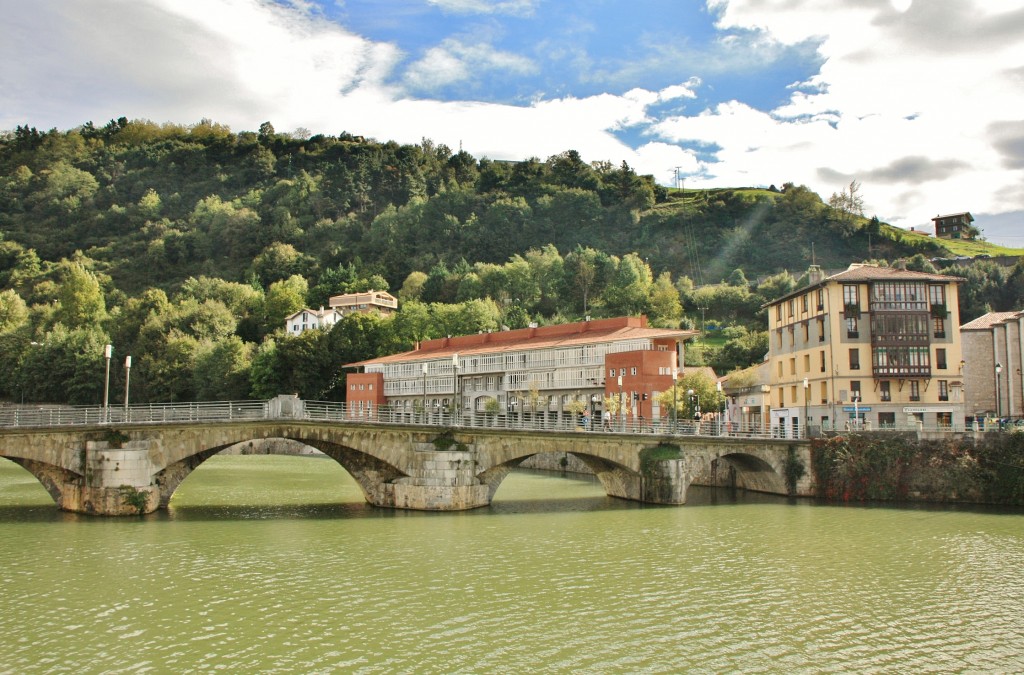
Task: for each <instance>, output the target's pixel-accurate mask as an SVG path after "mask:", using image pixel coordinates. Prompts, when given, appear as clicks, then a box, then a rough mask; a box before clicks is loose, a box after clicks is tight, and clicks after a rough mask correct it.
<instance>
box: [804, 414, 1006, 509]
mask: <svg viewBox="0 0 1024 675" xmlns="http://www.w3.org/2000/svg"><path fill="white" fill-rule="evenodd" d="M811 458H812V464H813V467H812V470H813V472H814V480H815V485H817V489H818V494H819V496H820V497H821V498H822V499H825V500H827V501H834V502H866V501H922V502H947V503H974V504H1005V505H1011V506H1024V433H1003V432H988V433H981V434H960V435H948V436H945V437H942V438H924V439H919V438H918V437H917V436H916V434H901V433H894V432H874V433H871V432H865V433H856V434H846V435H835V436H830V437H827V438H816V439H812V442H811Z"/></svg>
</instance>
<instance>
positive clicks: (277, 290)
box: [263, 275, 309, 333]
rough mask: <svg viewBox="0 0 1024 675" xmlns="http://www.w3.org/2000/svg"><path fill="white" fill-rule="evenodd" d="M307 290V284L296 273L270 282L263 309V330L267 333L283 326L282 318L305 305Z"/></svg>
mask: <svg viewBox="0 0 1024 675" xmlns="http://www.w3.org/2000/svg"><path fill="white" fill-rule="evenodd" d="M308 292H309V284H308V283H307V282H306V280H305V279H304V278H302V277H301V276H298V275H294V276H291V277H288V278H287V279H283V280H281V281H275V282H274V283H272V284H270V288H268V289H267V299H266V304H265V306H264V311H263V321H264V324H263V325H264V330H265V331H266V332H268V333H269V332H271V331H274V330H277V329H278V328H284V320H285V319H286V318H287V317H288V316H290V315H292V314H294V313H295V312H297V311H299V310H300V309H302V308H303V307H305V306H306V294H307V293H308Z"/></svg>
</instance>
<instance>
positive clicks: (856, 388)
mask: <svg viewBox="0 0 1024 675" xmlns="http://www.w3.org/2000/svg"><path fill="white" fill-rule="evenodd" d="M850 400H851V401H857V402H858V403H859V402H861V401H863V400H864V399H863V398H862V397H861V395H860V380H853V381H851V382H850Z"/></svg>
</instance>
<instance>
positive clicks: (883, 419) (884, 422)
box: [878, 412, 896, 429]
mask: <svg viewBox="0 0 1024 675" xmlns="http://www.w3.org/2000/svg"><path fill="white" fill-rule="evenodd" d="M878 426H880V427H882V428H883V429H885V428H887V427H888V428H890V429H891V428H892V427H895V426H896V413H894V412H880V413H878Z"/></svg>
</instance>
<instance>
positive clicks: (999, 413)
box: [996, 363, 1003, 428]
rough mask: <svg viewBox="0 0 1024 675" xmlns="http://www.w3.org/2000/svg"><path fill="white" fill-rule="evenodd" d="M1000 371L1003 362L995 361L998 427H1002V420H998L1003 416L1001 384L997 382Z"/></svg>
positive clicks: (1001, 371)
mask: <svg viewBox="0 0 1024 675" xmlns="http://www.w3.org/2000/svg"><path fill="white" fill-rule="evenodd" d="M1002 373H1003V364H1001V363H997V364H996V424H997V425H999V426H998V428H1002V422H1001V421H1000V420H1002V418H1003V392H1002V386H1001V384H1000V382H999V379H1000V375H1002Z"/></svg>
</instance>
